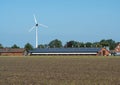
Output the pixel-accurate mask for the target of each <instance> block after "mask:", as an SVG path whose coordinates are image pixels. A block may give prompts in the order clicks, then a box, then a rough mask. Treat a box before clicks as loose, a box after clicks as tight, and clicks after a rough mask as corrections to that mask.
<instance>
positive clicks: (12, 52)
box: [0, 48, 25, 56]
mask: <svg viewBox="0 0 120 85" xmlns="http://www.w3.org/2000/svg"><path fill="white" fill-rule="evenodd" d="M23 55H25V49H23V48H15V49H13V48H3V49H0V56H23Z"/></svg>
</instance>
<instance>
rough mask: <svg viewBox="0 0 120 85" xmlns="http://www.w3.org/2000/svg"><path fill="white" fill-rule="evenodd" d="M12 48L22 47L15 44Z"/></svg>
mask: <svg viewBox="0 0 120 85" xmlns="http://www.w3.org/2000/svg"><path fill="white" fill-rule="evenodd" d="M11 48H20V47H19V46H17V45H16V44H14V45H13V46H12V47H11Z"/></svg>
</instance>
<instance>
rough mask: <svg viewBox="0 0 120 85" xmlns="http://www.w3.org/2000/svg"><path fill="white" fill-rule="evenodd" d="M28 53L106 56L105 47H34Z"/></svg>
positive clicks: (107, 53) (107, 52)
mask: <svg viewBox="0 0 120 85" xmlns="http://www.w3.org/2000/svg"><path fill="white" fill-rule="evenodd" d="M29 55H89V56H108V55H109V51H108V50H107V49H106V48H36V49H33V50H30V51H29Z"/></svg>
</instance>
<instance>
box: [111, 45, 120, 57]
mask: <svg viewBox="0 0 120 85" xmlns="http://www.w3.org/2000/svg"><path fill="white" fill-rule="evenodd" d="M111 54H112V55H114V56H120V43H118V44H117V46H116V47H115V49H114V50H113V51H111Z"/></svg>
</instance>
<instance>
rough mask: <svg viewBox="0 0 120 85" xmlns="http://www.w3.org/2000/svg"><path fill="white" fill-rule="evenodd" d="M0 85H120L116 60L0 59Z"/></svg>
mask: <svg viewBox="0 0 120 85" xmlns="http://www.w3.org/2000/svg"><path fill="white" fill-rule="evenodd" d="M0 85H120V58H118V57H117V58H114V57H112V58H103V57H102V58H97V57H94V58H93V57H87V58H83V57H82V58H80V56H78V57H74V56H73V57H64V56H63V57H59V58H57V56H56V57H44V56H43V57H29V56H27V57H0Z"/></svg>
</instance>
